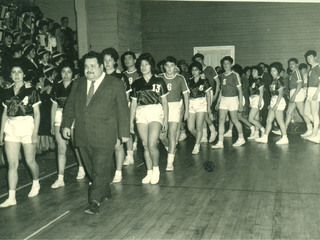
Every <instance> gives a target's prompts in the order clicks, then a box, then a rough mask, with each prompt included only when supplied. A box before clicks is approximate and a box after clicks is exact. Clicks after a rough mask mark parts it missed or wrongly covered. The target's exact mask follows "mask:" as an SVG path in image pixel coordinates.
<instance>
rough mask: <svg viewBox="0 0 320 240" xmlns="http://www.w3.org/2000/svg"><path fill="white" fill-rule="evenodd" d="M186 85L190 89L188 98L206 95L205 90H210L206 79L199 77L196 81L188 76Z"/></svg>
mask: <svg viewBox="0 0 320 240" xmlns="http://www.w3.org/2000/svg"><path fill="white" fill-rule="evenodd" d="M188 87H189V89H190V98H201V97H205V96H206V92H208V91H210V89H211V86H210V83H209V80H208V79H206V78H205V79H202V78H200V79H199V80H198V82H195V81H194V78H190V80H189V81H188Z"/></svg>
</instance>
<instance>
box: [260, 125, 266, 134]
mask: <svg viewBox="0 0 320 240" xmlns="http://www.w3.org/2000/svg"><path fill="white" fill-rule="evenodd" d="M259 131H260V132H261V136H263V135H264V133H265V131H266V129H265V128H264V127H263V128H260V130H259Z"/></svg>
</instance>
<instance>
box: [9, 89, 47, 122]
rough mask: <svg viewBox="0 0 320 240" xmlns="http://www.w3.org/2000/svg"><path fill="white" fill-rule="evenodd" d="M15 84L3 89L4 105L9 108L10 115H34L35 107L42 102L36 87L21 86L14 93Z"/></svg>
mask: <svg viewBox="0 0 320 240" xmlns="http://www.w3.org/2000/svg"><path fill="white" fill-rule="evenodd" d="M13 87H14V85H12V86H11V87H10V88H8V89H5V90H3V105H4V106H5V107H6V108H7V115H8V116H9V117H19V116H33V107H34V106H36V105H38V104H40V103H41V101H40V97H39V94H38V92H37V90H36V89H35V88H34V87H29V88H26V87H25V85H23V86H21V88H20V89H19V91H18V93H17V95H14V90H13Z"/></svg>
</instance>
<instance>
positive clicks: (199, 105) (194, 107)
mask: <svg viewBox="0 0 320 240" xmlns="http://www.w3.org/2000/svg"><path fill="white" fill-rule="evenodd" d="M197 112H207V99H206V98H205V97H200V98H190V101H189V113H197Z"/></svg>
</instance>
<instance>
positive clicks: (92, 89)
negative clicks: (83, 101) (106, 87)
mask: <svg viewBox="0 0 320 240" xmlns="http://www.w3.org/2000/svg"><path fill="white" fill-rule="evenodd" d="M94 82H95V81H91V85H90V88H89V92H88V95H87V106H88V105H89V103H90V101H91V99H92V97H93V94H94Z"/></svg>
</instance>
